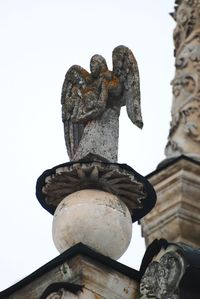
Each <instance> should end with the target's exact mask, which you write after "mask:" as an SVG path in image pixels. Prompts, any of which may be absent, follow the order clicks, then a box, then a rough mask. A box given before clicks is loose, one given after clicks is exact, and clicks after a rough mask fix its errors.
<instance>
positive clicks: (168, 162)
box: [145, 155, 200, 179]
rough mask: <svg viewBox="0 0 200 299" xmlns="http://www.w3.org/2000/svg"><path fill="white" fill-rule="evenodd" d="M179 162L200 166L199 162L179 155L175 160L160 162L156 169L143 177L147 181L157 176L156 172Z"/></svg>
mask: <svg viewBox="0 0 200 299" xmlns="http://www.w3.org/2000/svg"><path fill="white" fill-rule="evenodd" d="M180 160H187V161H189V162H192V163H194V164H198V165H200V162H199V161H197V160H195V159H194V158H191V157H188V156H185V155H181V156H179V157H176V158H170V159H165V160H163V161H162V162H160V163H159V164H158V166H157V168H156V169H155V170H154V171H152V172H150V173H149V174H147V175H146V176H145V177H146V179H149V178H151V177H152V176H153V175H155V174H157V173H158V172H160V171H162V170H164V169H166V168H167V167H169V166H171V165H173V164H175V163H176V162H178V161H180Z"/></svg>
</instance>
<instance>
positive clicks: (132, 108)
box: [113, 46, 143, 128]
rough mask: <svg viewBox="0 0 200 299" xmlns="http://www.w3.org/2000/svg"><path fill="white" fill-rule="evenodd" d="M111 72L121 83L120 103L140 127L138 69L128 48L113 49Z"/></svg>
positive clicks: (141, 123)
mask: <svg viewBox="0 0 200 299" xmlns="http://www.w3.org/2000/svg"><path fill="white" fill-rule="evenodd" d="M113 74H114V75H115V76H116V77H118V78H119V80H120V83H121V84H122V90H123V94H122V105H126V109H127V113H128V116H129V118H130V120H131V121H132V122H133V124H135V125H136V126H137V127H139V128H142V127H143V121H142V114H141V106H140V78H139V71H138V66H137V61H136V59H135V57H134V55H133V53H132V52H131V50H130V49H129V48H127V47H125V46H118V47H116V48H115V49H114V50H113Z"/></svg>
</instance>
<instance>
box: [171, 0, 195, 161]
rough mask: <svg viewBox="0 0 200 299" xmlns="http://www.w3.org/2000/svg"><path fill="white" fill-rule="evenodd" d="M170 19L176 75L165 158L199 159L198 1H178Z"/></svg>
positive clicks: (173, 84) (173, 83)
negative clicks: (172, 26)
mask: <svg viewBox="0 0 200 299" xmlns="http://www.w3.org/2000/svg"><path fill="white" fill-rule="evenodd" d="M176 3H177V6H176V7H175V13H174V14H173V17H174V19H175V21H176V22H177V25H176V28H175V30H174V44H175V56H176V61H175V65H176V73H175V78H174V80H173V81H172V86H173V104H172V111H171V112H172V121H171V128H170V133H169V138H168V143H167V146H166V150H165V153H166V156H167V157H168V158H171V157H176V156H180V155H182V154H184V155H187V156H190V157H193V158H195V159H197V160H200V2H199V0H182V1H177V2H176Z"/></svg>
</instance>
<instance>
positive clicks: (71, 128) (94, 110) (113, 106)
mask: <svg viewBox="0 0 200 299" xmlns="http://www.w3.org/2000/svg"><path fill="white" fill-rule="evenodd" d="M90 71H91V73H88V72H87V71H86V70H84V69H83V68H82V67H80V66H77V65H74V66H72V67H71V68H70V69H69V70H68V72H67V73H66V76H65V80H64V83H63V88H62V97H61V103H62V119H63V123H64V132H65V141H66V146H67V151H68V155H69V158H70V160H71V161H79V160H80V159H84V158H85V157H86V156H88V155H92V156H93V157H97V158H98V159H100V160H103V161H105V160H106V161H108V162H117V154H118V135H119V124H118V122H119V114H120V108H121V106H124V105H126V107H127V113H128V116H129V118H130V119H131V121H132V122H133V123H134V124H135V125H137V126H138V127H140V128H142V126H143V122H142V116H141V110H140V82H139V72H138V67H137V62H136V60H135V57H134V56H133V53H132V52H131V50H130V49H128V48H127V47H124V46H119V47H116V48H115V49H114V50H113V71H109V70H108V67H107V64H106V61H105V59H104V58H103V57H102V56H101V55H94V56H93V57H92V58H91V62H90Z"/></svg>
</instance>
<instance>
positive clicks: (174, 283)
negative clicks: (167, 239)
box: [139, 252, 185, 299]
mask: <svg viewBox="0 0 200 299" xmlns="http://www.w3.org/2000/svg"><path fill="white" fill-rule="evenodd" d="M184 271H185V261H184V259H183V257H182V256H181V255H180V254H178V253H177V252H167V253H165V254H164V255H163V256H162V257H161V258H160V260H159V261H155V260H154V261H152V262H151V263H150V264H149V266H148V267H147V269H146V271H145V274H144V276H143V277H142V280H141V283H140V296H139V298H140V299H148V298H156V299H169V298H170V299H178V298H179V283H180V280H181V278H182V276H183V274H184Z"/></svg>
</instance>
